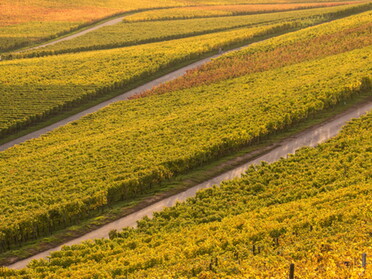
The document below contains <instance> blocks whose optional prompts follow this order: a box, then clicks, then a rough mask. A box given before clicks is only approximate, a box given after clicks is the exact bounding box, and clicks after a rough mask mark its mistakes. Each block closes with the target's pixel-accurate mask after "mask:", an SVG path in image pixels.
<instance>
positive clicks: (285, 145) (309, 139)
mask: <svg viewBox="0 0 372 279" xmlns="http://www.w3.org/2000/svg"><path fill="white" fill-rule="evenodd" d="M370 110H372V101H368V102H367V103H365V104H363V105H359V106H356V107H353V108H351V109H349V110H347V111H346V112H343V113H341V114H339V115H337V116H335V117H333V118H331V119H330V120H328V121H326V122H325V123H322V124H319V125H315V126H314V127H311V128H309V129H306V130H305V131H303V132H301V133H299V134H297V135H294V136H291V137H289V138H287V139H285V140H282V141H281V142H279V143H277V144H275V145H274V146H273V147H272V149H271V150H270V151H269V152H267V153H266V154H264V155H261V156H259V157H257V158H256V159H254V160H252V161H250V162H248V163H246V164H243V165H241V166H239V167H237V168H235V169H233V170H230V171H227V172H225V173H223V174H221V175H219V176H217V177H215V178H212V179H210V180H208V181H205V182H203V183H201V184H198V185H196V186H194V187H192V188H190V189H188V190H186V191H184V192H181V193H179V194H175V195H173V196H170V197H168V198H165V199H163V200H160V201H158V202H155V203H154V204H152V205H150V206H147V207H145V208H143V209H141V210H139V211H137V212H134V213H132V214H129V215H127V216H125V217H123V218H120V219H118V220H116V221H114V222H111V223H109V224H107V225H104V226H102V227H101V228H99V229H97V230H94V231H92V232H89V233H87V234H85V235H83V236H81V237H79V238H76V239H74V240H71V241H68V242H66V243H65V244H63V245H73V244H78V243H81V242H82V241H85V240H90V239H95V238H107V237H108V234H109V232H110V231H111V230H114V229H116V230H120V229H122V228H123V227H135V226H136V222H137V220H139V219H141V218H143V217H144V216H149V217H151V216H152V215H153V213H154V212H157V211H160V210H162V209H163V208H165V207H169V206H173V205H174V204H175V203H176V202H177V201H184V200H186V199H187V198H189V197H193V196H194V195H195V194H196V192H197V191H198V190H200V189H204V188H209V187H211V186H213V185H219V184H220V183H221V182H222V181H224V180H229V179H232V178H236V177H240V176H241V175H242V174H243V173H244V172H245V171H246V170H247V169H248V167H249V166H250V165H252V164H259V163H260V162H262V161H266V162H269V163H272V162H275V161H277V160H279V159H280V158H282V157H286V156H287V155H288V154H293V153H294V152H295V151H296V150H297V149H299V148H301V147H304V146H316V145H318V144H319V143H322V142H324V141H326V140H328V139H330V138H331V137H334V136H335V135H337V133H338V132H339V131H340V129H341V127H342V126H343V125H344V124H345V123H346V122H347V121H349V120H351V119H352V118H356V117H359V116H361V115H363V114H364V113H366V112H368V111H370ZM244 156H251V154H247V155H244ZM63 245H61V246H58V247H56V248H53V249H49V250H47V251H44V252H42V253H39V254H37V255H35V256H33V257H30V258H27V259H25V260H21V261H18V262H16V263H14V264H12V265H10V266H9V267H10V268H14V269H20V268H24V267H26V265H27V264H28V263H29V262H30V261H31V260H34V259H41V258H46V257H47V256H48V255H50V253H51V252H53V251H58V250H60V249H61V247H62V246H63Z"/></svg>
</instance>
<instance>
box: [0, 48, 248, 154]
mask: <svg viewBox="0 0 372 279" xmlns="http://www.w3.org/2000/svg"><path fill="white" fill-rule="evenodd" d="M243 47H244V46H243ZM243 47H239V48H235V49H232V50H229V51H226V52H224V53H220V54H216V55H213V56H211V57H208V58H205V59H202V60H199V61H197V62H195V63H192V64H190V65H188V66H185V67H182V68H180V69H178V70H176V71H173V72H171V73H169V74H166V75H164V76H162V77H160V78H157V79H155V80H153V81H150V82H147V83H145V84H144V85H141V86H139V87H137V88H135V89H132V90H130V91H128V92H125V93H123V94H121V95H119V96H116V97H114V98H112V99H110V100H107V101H104V102H102V103H100V104H98V105H95V106H93V107H91V108H89V109H86V110H84V111H81V112H79V113H77V114H74V115H72V116H70V117H67V118H65V119H63V120H60V121H58V122H56V123H54V124H51V125H49V126H47V127H44V128H42V129H39V130H37V131H34V132H32V133H29V134H27V135H25V136H22V137H19V138H17V139H14V140H11V141H9V142H7V143H5V144H2V145H0V151H4V150H6V149H8V148H10V147H12V146H14V145H16V144H20V143H22V142H25V141H27V140H30V139H33V138H37V137H39V136H41V135H43V134H46V133H48V132H50V131H52V130H54V129H56V128H58V127H61V126H63V125H66V124H67V123H69V122H71V121H75V120H78V119H80V118H82V117H83V116H85V115H87V114H90V113H93V112H96V111H98V110H100V109H101V108H104V107H106V106H108V105H110V104H112V103H115V102H118V101H124V100H127V99H128V98H129V97H130V96H133V95H135V94H138V93H141V92H143V91H146V90H149V89H151V88H153V87H154V86H157V85H159V84H161V83H164V82H167V81H171V80H173V79H176V78H178V77H180V76H183V75H184V74H185V73H186V72H187V71H189V70H192V69H194V68H196V67H199V66H201V65H203V64H204V63H207V62H209V61H211V60H212V59H213V58H216V57H219V56H221V55H223V54H226V53H228V52H231V51H235V50H239V49H241V48H243Z"/></svg>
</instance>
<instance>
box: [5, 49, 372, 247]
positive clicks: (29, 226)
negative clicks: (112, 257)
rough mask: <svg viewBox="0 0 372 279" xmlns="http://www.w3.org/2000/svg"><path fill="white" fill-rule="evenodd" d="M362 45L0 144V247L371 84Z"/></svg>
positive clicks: (126, 105)
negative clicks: (4, 147) (14, 143)
mask: <svg viewBox="0 0 372 279" xmlns="http://www.w3.org/2000/svg"><path fill="white" fill-rule="evenodd" d="M371 51H372V48H371V47H367V48H363V49H357V50H353V51H350V52H347V53H343V54H339V55H334V56H330V57H327V58H323V59H318V60H315V61H311V62H305V63H300V64H296V65H291V66H288V67H283V68H280V69H275V70H272V71H266V72H264V73H257V74H251V75H247V76H244V77H239V78H236V79H230V80H227V81H223V82H220V83H215V84H212V85H208V86H201V87H196V88H192V89H189V90H184V91H178V92H171V93H169V94H163V95H155V96H152V97H149V98H143V99H137V100H132V101H130V102H119V103H116V104H114V105H111V106H109V107H107V108H105V109H102V110H100V111H98V112H96V113H94V114H91V115H89V116H87V117H84V118H83V119H81V120H79V121H76V122H73V123H71V124H69V125H66V126H64V127H62V128H59V129H58V130H55V131H53V132H51V133H50V134H48V135H45V136H42V137H40V138H37V139H34V140H31V141H29V142H26V143H24V144H22V145H20V146H17V147H14V148H10V149H8V150H6V151H4V152H1V153H0V207H1V208H2V210H1V214H0V224H1V227H0V249H1V250H3V251H4V250H7V249H9V248H11V247H12V245H14V244H20V243H22V242H23V241H26V240H29V239H34V238H37V237H40V236H42V235H47V234H49V233H51V232H53V231H55V230H57V229H59V228H63V227H66V226H68V225H71V224H74V223H77V222H79V220H81V219H82V218H84V217H86V216H88V215H89V214H92V213H94V210H95V209H99V208H101V207H103V206H106V205H108V204H111V203H113V202H116V201H119V200H128V199H131V198H133V197H135V196H138V195H139V194H141V193H144V192H146V191H147V190H148V189H151V188H152V187H157V185H159V182H160V181H164V180H165V179H167V178H170V177H173V176H174V175H177V174H179V173H184V172H186V171H188V170H190V169H191V168H194V167H196V166H199V165H201V164H203V163H206V162H208V161H211V160H213V159H216V158H218V157H220V156H222V155H224V154H226V153H228V152H230V151H231V150H235V149H238V148H241V147H242V146H246V145H249V144H252V143H254V142H255V141H256V140H258V139H259V138H260V137H263V136H266V135H268V134H270V133H273V132H275V131H279V130H281V129H283V128H285V127H286V126H289V125H291V123H293V122H296V121H300V120H301V119H304V118H307V117H309V116H311V115H313V114H315V113H317V112H318V111H320V110H322V109H324V108H327V107H329V106H331V105H333V104H336V103H337V102H339V101H341V100H344V99H345V98H348V97H350V96H352V95H353V94H356V93H358V92H360V90H370V89H371V77H370V73H369V67H370V64H371ZM345 61H347V63H345Z"/></svg>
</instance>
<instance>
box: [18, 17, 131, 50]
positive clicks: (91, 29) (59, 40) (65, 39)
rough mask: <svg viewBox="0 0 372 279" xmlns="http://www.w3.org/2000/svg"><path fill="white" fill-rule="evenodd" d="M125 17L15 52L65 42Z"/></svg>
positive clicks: (113, 23) (118, 21) (116, 22)
mask: <svg viewBox="0 0 372 279" xmlns="http://www.w3.org/2000/svg"><path fill="white" fill-rule="evenodd" d="M123 18H124V15H121V16H118V17H115V18H114V19H110V20H108V21H105V22H102V23H99V24H98V25H95V26H92V27H89V28H87V29H84V30H83V31H80V32H77V33H75V34H72V35H68V36H66V37H63V38H61V39H58V40H55V41H51V42H49V43H45V44H41V45H38V46H35V47H30V48H27V49H22V50H18V51H14V53H21V52H24V51H28V50H34V49H38V48H43V47H46V46H50V45H54V44H57V43H60V42H63V41H68V40H72V39H74V38H77V37H80V36H83V35H85V34H87V33H89V32H92V31H94V30H97V29H99V28H102V27H105V26H110V25H115V24H118V23H120V22H121V21H122V20H123Z"/></svg>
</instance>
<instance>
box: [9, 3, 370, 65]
mask: <svg viewBox="0 0 372 279" xmlns="http://www.w3.org/2000/svg"><path fill="white" fill-rule="evenodd" d="M370 7H371V5H370V4H356V5H347V6H339V7H328V8H322V9H309V10H302V11H288V12H281V13H272V14H259V15H245V16H235V17H231V16H230V17H219V18H205V19H203V18H202V19H200V18H199V19H188V20H170V21H161V22H160V21H159V22H133V23H130V22H129V23H128V22H122V23H120V24H115V25H112V26H106V27H103V28H100V29H98V30H95V31H93V32H89V33H87V34H85V35H83V36H80V37H78V38H75V39H72V40H67V41H62V42H59V43H57V44H54V45H49V46H46V47H43V48H40V49H36V50H29V51H25V52H22V53H19V54H8V55H3V59H4V58H5V59H6V58H22V57H35V56H45V55H53V54H61V53H70V52H80V51H87V50H97V49H108V48H115V47H122V46H129V45H136V44H143V43H149V42H156V41H163V40H170V39H176V38H183V37H188V36H196V35H201V34H206V33H213V32H219V31H223V30H228V29H233V28H238V27H247V26H254V25H258V24H274V23H280V22H283V21H298V20H301V21H304V24H305V23H306V24H307V25H311V24H318V23H321V22H324V21H328V20H331V19H335V18H338V17H343V16H347V15H350V14H353V13H357V12H361V11H365V10H369V9H370Z"/></svg>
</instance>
